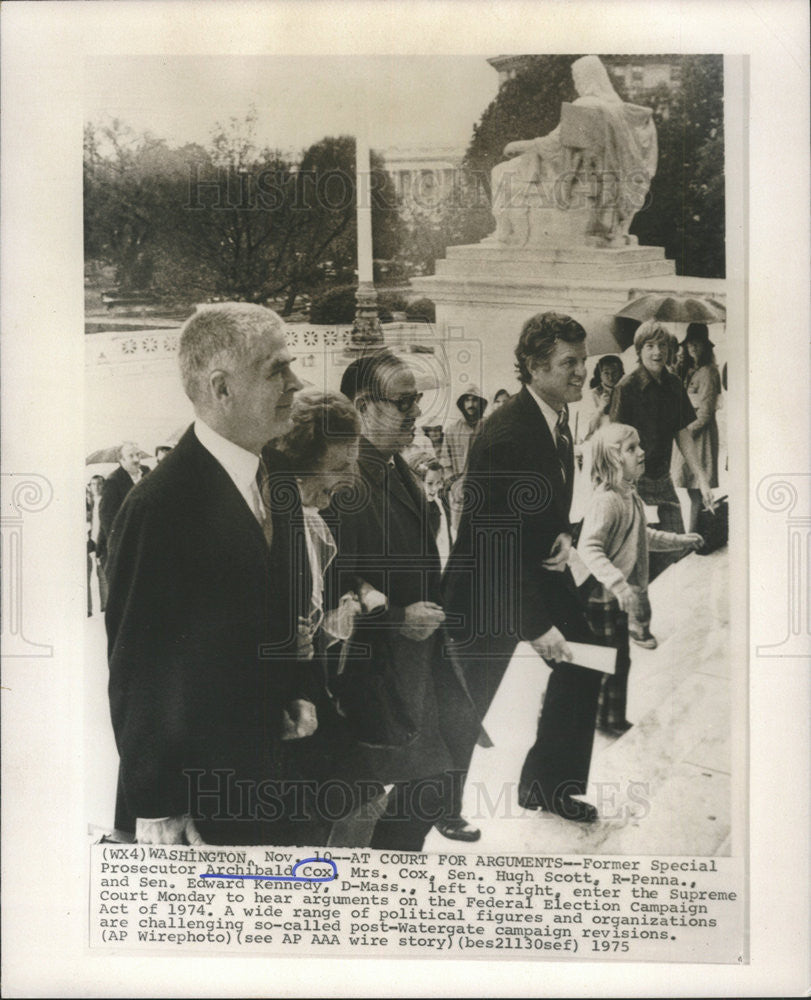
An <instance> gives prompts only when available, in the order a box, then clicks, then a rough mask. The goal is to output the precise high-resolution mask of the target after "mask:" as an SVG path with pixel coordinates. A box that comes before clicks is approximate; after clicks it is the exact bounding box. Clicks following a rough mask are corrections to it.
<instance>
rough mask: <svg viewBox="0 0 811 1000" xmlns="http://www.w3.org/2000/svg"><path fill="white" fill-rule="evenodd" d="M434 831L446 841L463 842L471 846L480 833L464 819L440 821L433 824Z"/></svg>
mask: <svg viewBox="0 0 811 1000" xmlns="http://www.w3.org/2000/svg"><path fill="white" fill-rule="evenodd" d="M434 829H435V830H438V831H439V832H440V833H441V834H442V836H443V837H447V838H448V840H464V841H467V843H469V844H472V843H473V842H474V841H476V840H478V839H479V838H480V837H481V835H482V832H481V830H479V829H477V828H476V827H475V826H471V825H470V823H468V821H467V820H466V819H461V818H460V819H441V820H439V821H438V822H436V823H434Z"/></svg>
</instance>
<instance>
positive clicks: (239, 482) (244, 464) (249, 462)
mask: <svg viewBox="0 0 811 1000" xmlns="http://www.w3.org/2000/svg"><path fill="white" fill-rule="evenodd" d="M194 433H195V435H196V436H197V440H198V441H199V442H200V444H201V445H202V446H203V447H204V448H205V449H206V451H208V452H210V454H211V455H213V456H214V458H216V459H217V461H218V462H219V463H220V465H221V466H222V467H223V468H224V469H225V471H226V472H227V473H228V475H229V476H230V477H231V480H232V482H233V483H234V486H236V488H237V489H238V490H239V492H240V493H241V494H242V496H243V497H244V498H245V502H246V503H247V504H248V506H249V507H250V508H251V511H252V512H253V514H254V515H255V516H256V517H257V519H258V520H260V521H262V520H264V508H263V507H262V505H261V497H260V496H259V489H258V487H257V485H256V473H257V472H258V470H259V456H258V455H254V453H253V452H252V451H246V450H245V449H244V448H241V447H240V446H239V445H238V444H234V442H233V441H229V440H228V439H227V438H224V437H223V436H222V434H218V433H217V432H216V431H214V430H212V429H211V428H210V427H209V426H208V424H207V423H206V422H205V421H204V420H201V419H200V418H199V417H198V418H197V419H196V420H195V421H194ZM257 501H258V505H257Z"/></svg>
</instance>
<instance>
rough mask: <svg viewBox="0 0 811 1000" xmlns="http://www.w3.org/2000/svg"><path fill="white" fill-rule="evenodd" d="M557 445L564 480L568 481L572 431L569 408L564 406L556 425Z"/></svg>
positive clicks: (570, 463)
mask: <svg viewBox="0 0 811 1000" xmlns="http://www.w3.org/2000/svg"><path fill="white" fill-rule="evenodd" d="M555 432H556V433H555V446H556V447H557V452H558V460H559V461H560V471H561V472H562V473H563V482H564V483H565V482H566V481H567V479H568V478H569V477H568V474H567V470H568V469H570V468H571V465H572V460H571V456H572V448H573V445H572V432H571V431H570V430H569V408H568V407H567V406H564V407H563V409H562V410H561V411H560V413H558V422H557V425H556V427H555Z"/></svg>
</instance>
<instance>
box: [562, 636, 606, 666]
mask: <svg viewBox="0 0 811 1000" xmlns="http://www.w3.org/2000/svg"><path fill="white" fill-rule="evenodd" d="M567 644H568V646H569V649H571V651H572V662H573V663H576V664H577V665H578V666H579V667H588V669H589V670H599V671H600V672H601V673H604V674H613V673H616V669H617V651H616V649H612V648H611V647H610V646H592V645H591V643H588V642H569V641H568V640H567Z"/></svg>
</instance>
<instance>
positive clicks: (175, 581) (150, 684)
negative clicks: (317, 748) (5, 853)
mask: <svg viewBox="0 0 811 1000" xmlns="http://www.w3.org/2000/svg"><path fill="white" fill-rule="evenodd" d="M273 454H274V455H277V457H278V460H279V463H280V469H278V470H277V479H276V483H277V490H276V493H277V497H279V498H281V499H280V500H279V501H278V502H277V504H276V505H275V506H274V507H273V529H274V534H273V545H272V549H271V550H268V546H267V543H266V540H265V537H264V534H263V532H262V528H261V526H260V524H259V522H258V521H257V519H256V517H255V515H254V514H253V512H252V511H251V510H250V508H249V507H248V505H247V504H246V502H245V500H244V498H243V497H242V496H241V494H240V493H239V491H238V490H237V488H236V486H235V485H234V483H233V481H232V480H231V478H230V477H229V475H228V473H227V472H226V471H225V469H224V468H223V467H222V466H221V465H220V463H219V462H218V461H217V460H216V459H215V458H214V457H213V456H212V455H211V454H210V453H209V452H208V451H207V450H206V449H205V448H204V447H203V446H202V445H201V444H200V442H199V441H198V439H197V437H196V435H195V433H194V429H193V428H191V427H190V428H189V430H188V431H187V432H186V433H185V434H184V436H183V437H182V439H181V440H180V442H179V443H178V445H177V447H175V448H174V449H173V450H172V452H171V453H170V454H169V455H168V456H167V457H166V458H165V459H164V461H163V462H161V463H160V465H159V466H158V467H157V468H156V469H155V471H154V472H152V473H150V475H149V476H147V477H146V478H144V479H143V480H142V481H141V482H140V483H139V484H138V486H137V487H136V488H135V489H133V490H132V491H131V492H130V493H128V495H127V497H126V499H125V501H124V503H123V505H122V507H121V510H120V511H119V514H118V516H117V518H116V520H115V522H114V525H113V529H112V533H111V536H110V540H109V550H110V551H109V560H108V575H109V584H110V592H109V599H108V603H107V612H106V621H107V636H108V657H109V667H110V679H109V695H110V709H111V714H112V722H113V728H114V731H115V737H116V744H117V746H118V752H119V756H120V769H119V794H118V803H117V810H116V825H117V826H118V827H120V828H123V829H132V828H133V825H134V818H135V817H138V816H140V817H165V816H174V815H180V814H184V813H191V815H192V816H193V817H196V818H197V820H198V829H199V830H200V833H201V835H202V836H203V839H204V840H207V841H209V842H212V843H234V844H240V843H284V842H289V841H286V840H285V838H284V836H283V835H282V836H281V837H279V824H278V822H277V821H279V820H280V819H283V817H280V816H279V815H278V812H279V808H278V801H277V800H276V799H275V798H274V792H273V789H272V787H271V786H269V785H268V784H267V782H269V781H274V780H276V779H279V778H280V777H281V773H280V766H279V760H280V753H279V735H280V725H281V720H282V712H283V710H284V708H285V707H286V706H287V705H288V704H289V702H290V701H291V700H292V699H294V698H299V697H300V698H307V699H310V698H311V697H312V692H313V678H312V675H311V672H312V671H311V666H310V664H308V663H306V662H303V663H302V662H297V661H296V659H295V621H296V617H297V615H298V614H299V613H301V609H300V608H299V607H298V604H299V602H300V601H303V600H304V598H305V597H306V599H307V600H309V587H310V579H309V575H308V574H309V568H308V566H307V562H306V557H305V558H304V559H303V560H302V559H298V560H296V562H297V566H296V568H293V567H294V556H295V553H297V552H301V551H304V546H303V536H301V530H302V526H301V524H300V505H299V504H298V492H297V489H296V483H295V479H294V478H293V477H292V476H291V475H289V474H287V473H286V472H285V471H284V466H283V464H281V463H283V461H284V460H283V458H282V456H279V455H278V453H273ZM305 607H306V605H305Z"/></svg>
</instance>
